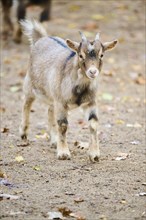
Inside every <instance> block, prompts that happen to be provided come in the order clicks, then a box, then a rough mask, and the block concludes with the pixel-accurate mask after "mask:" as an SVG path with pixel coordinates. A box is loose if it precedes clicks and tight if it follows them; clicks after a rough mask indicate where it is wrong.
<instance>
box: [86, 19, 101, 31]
mask: <svg viewBox="0 0 146 220" xmlns="http://www.w3.org/2000/svg"><path fill="white" fill-rule="evenodd" d="M82 28H83V29H84V30H87V31H93V30H95V29H97V28H98V25H97V22H95V21H90V22H88V23H87V24H86V25H84V26H83V27H82Z"/></svg>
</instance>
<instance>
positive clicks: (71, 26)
mask: <svg viewBox="0 0 146 220" xmlns="http://www.w3.org/2000/svg"><path fill="white" fill-rule="evenodd" d="M76 27H77V24H75V23H69V24H68V28H70V29H74V28H76Z"/></svg>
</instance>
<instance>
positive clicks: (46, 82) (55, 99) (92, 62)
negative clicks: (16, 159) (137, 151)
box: [20, 21, 117, 161]
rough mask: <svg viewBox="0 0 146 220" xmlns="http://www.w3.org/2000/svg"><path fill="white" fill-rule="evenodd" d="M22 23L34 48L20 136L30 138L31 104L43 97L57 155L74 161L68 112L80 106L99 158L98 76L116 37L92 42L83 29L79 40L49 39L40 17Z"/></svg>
mask: <svg viewBox="0 0 146 220" xmlns="http://www.w3.org/2000/svg"><path fill="white" fill-rule="evenodd" d="M21 25H22V28H23V31H24V34H25V35H27V37H28V39H29V41H30V47H31V54H30V60H29V67H28V71H27V75H26V78H25V80H24V94H25V98H24V104H23V109H22V122H21V125H20V135H21V138H22V139H26V138H27V131H28V124H29V112H30V108H31V105H32V103H33V101H34V100H35V98H36V97H38V98H40V99H41V100H43V101H44V102H45V103H46V104H47V105H48V122H49V123H48V124H49V133H50V140H51V144H56V142H57V158H58V159H62V160H65V159H70V157H71V155H70V151H69V148H68V145H67V141H66V134H67V128H68V120H67V117H68V111H69V110H71V109H72V108H77V107H81V108H82V109H83V111H84V112H85V115H86V116H87V119H88V122H89V128H90V132H91V136H90V147H89V158H90V160H91V161H98V160H99V156H100V150H99V140H98V135H97V130H98V114H97V85H98V82H97V78H98V75H99V73H100V71H101V67H102V62H103V61H102V59H103V55H104V52H105V51H107V50H109V49H112V48H113V47H114V46H115V45H116V44H117V40H114V41H111V42H106V43H102V42H101V41H100V40H99V34H97V35H96V37H95V40H94V41H92V42H90V41H89V40H87V38H86V37H85V35H84V34H83V33H81V32H80V34H81V38H82V41H81V42H80V43H78V42H75V41H72V40H70V39H67V40H63V39H61V38H59V37H49V36H48V35H47V33H46V31H45V29H44V28H43V27H42V26H41V24H39V23H38V22H36V21H33V22H31V21H22V22H21Z"/></svg>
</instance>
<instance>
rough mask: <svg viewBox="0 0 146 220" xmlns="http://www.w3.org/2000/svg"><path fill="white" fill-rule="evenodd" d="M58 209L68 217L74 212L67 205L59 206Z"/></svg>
mask: <svg viewBox="0 0 146 220" xmlns="http://www.w3.org/2000/svg"><path fill="white" fill-rule="evenodd" d="M58 211H59V212H61V213H62V215H63V216H65V217H67V216H69V215H70V213H71V212H72V211H71V210H70V209H69V208H67V207H60V208H58Z"/></svg>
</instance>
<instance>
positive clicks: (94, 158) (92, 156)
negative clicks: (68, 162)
mask: <svg viewBox="0 0 146 220" xmlns="http://www.w3.org/2000/svg"><path fill="white" fill-rule="evenodd" d="M99 156H100V155H99V154H89V159H90V161H92V162H99Z"/></svg>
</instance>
